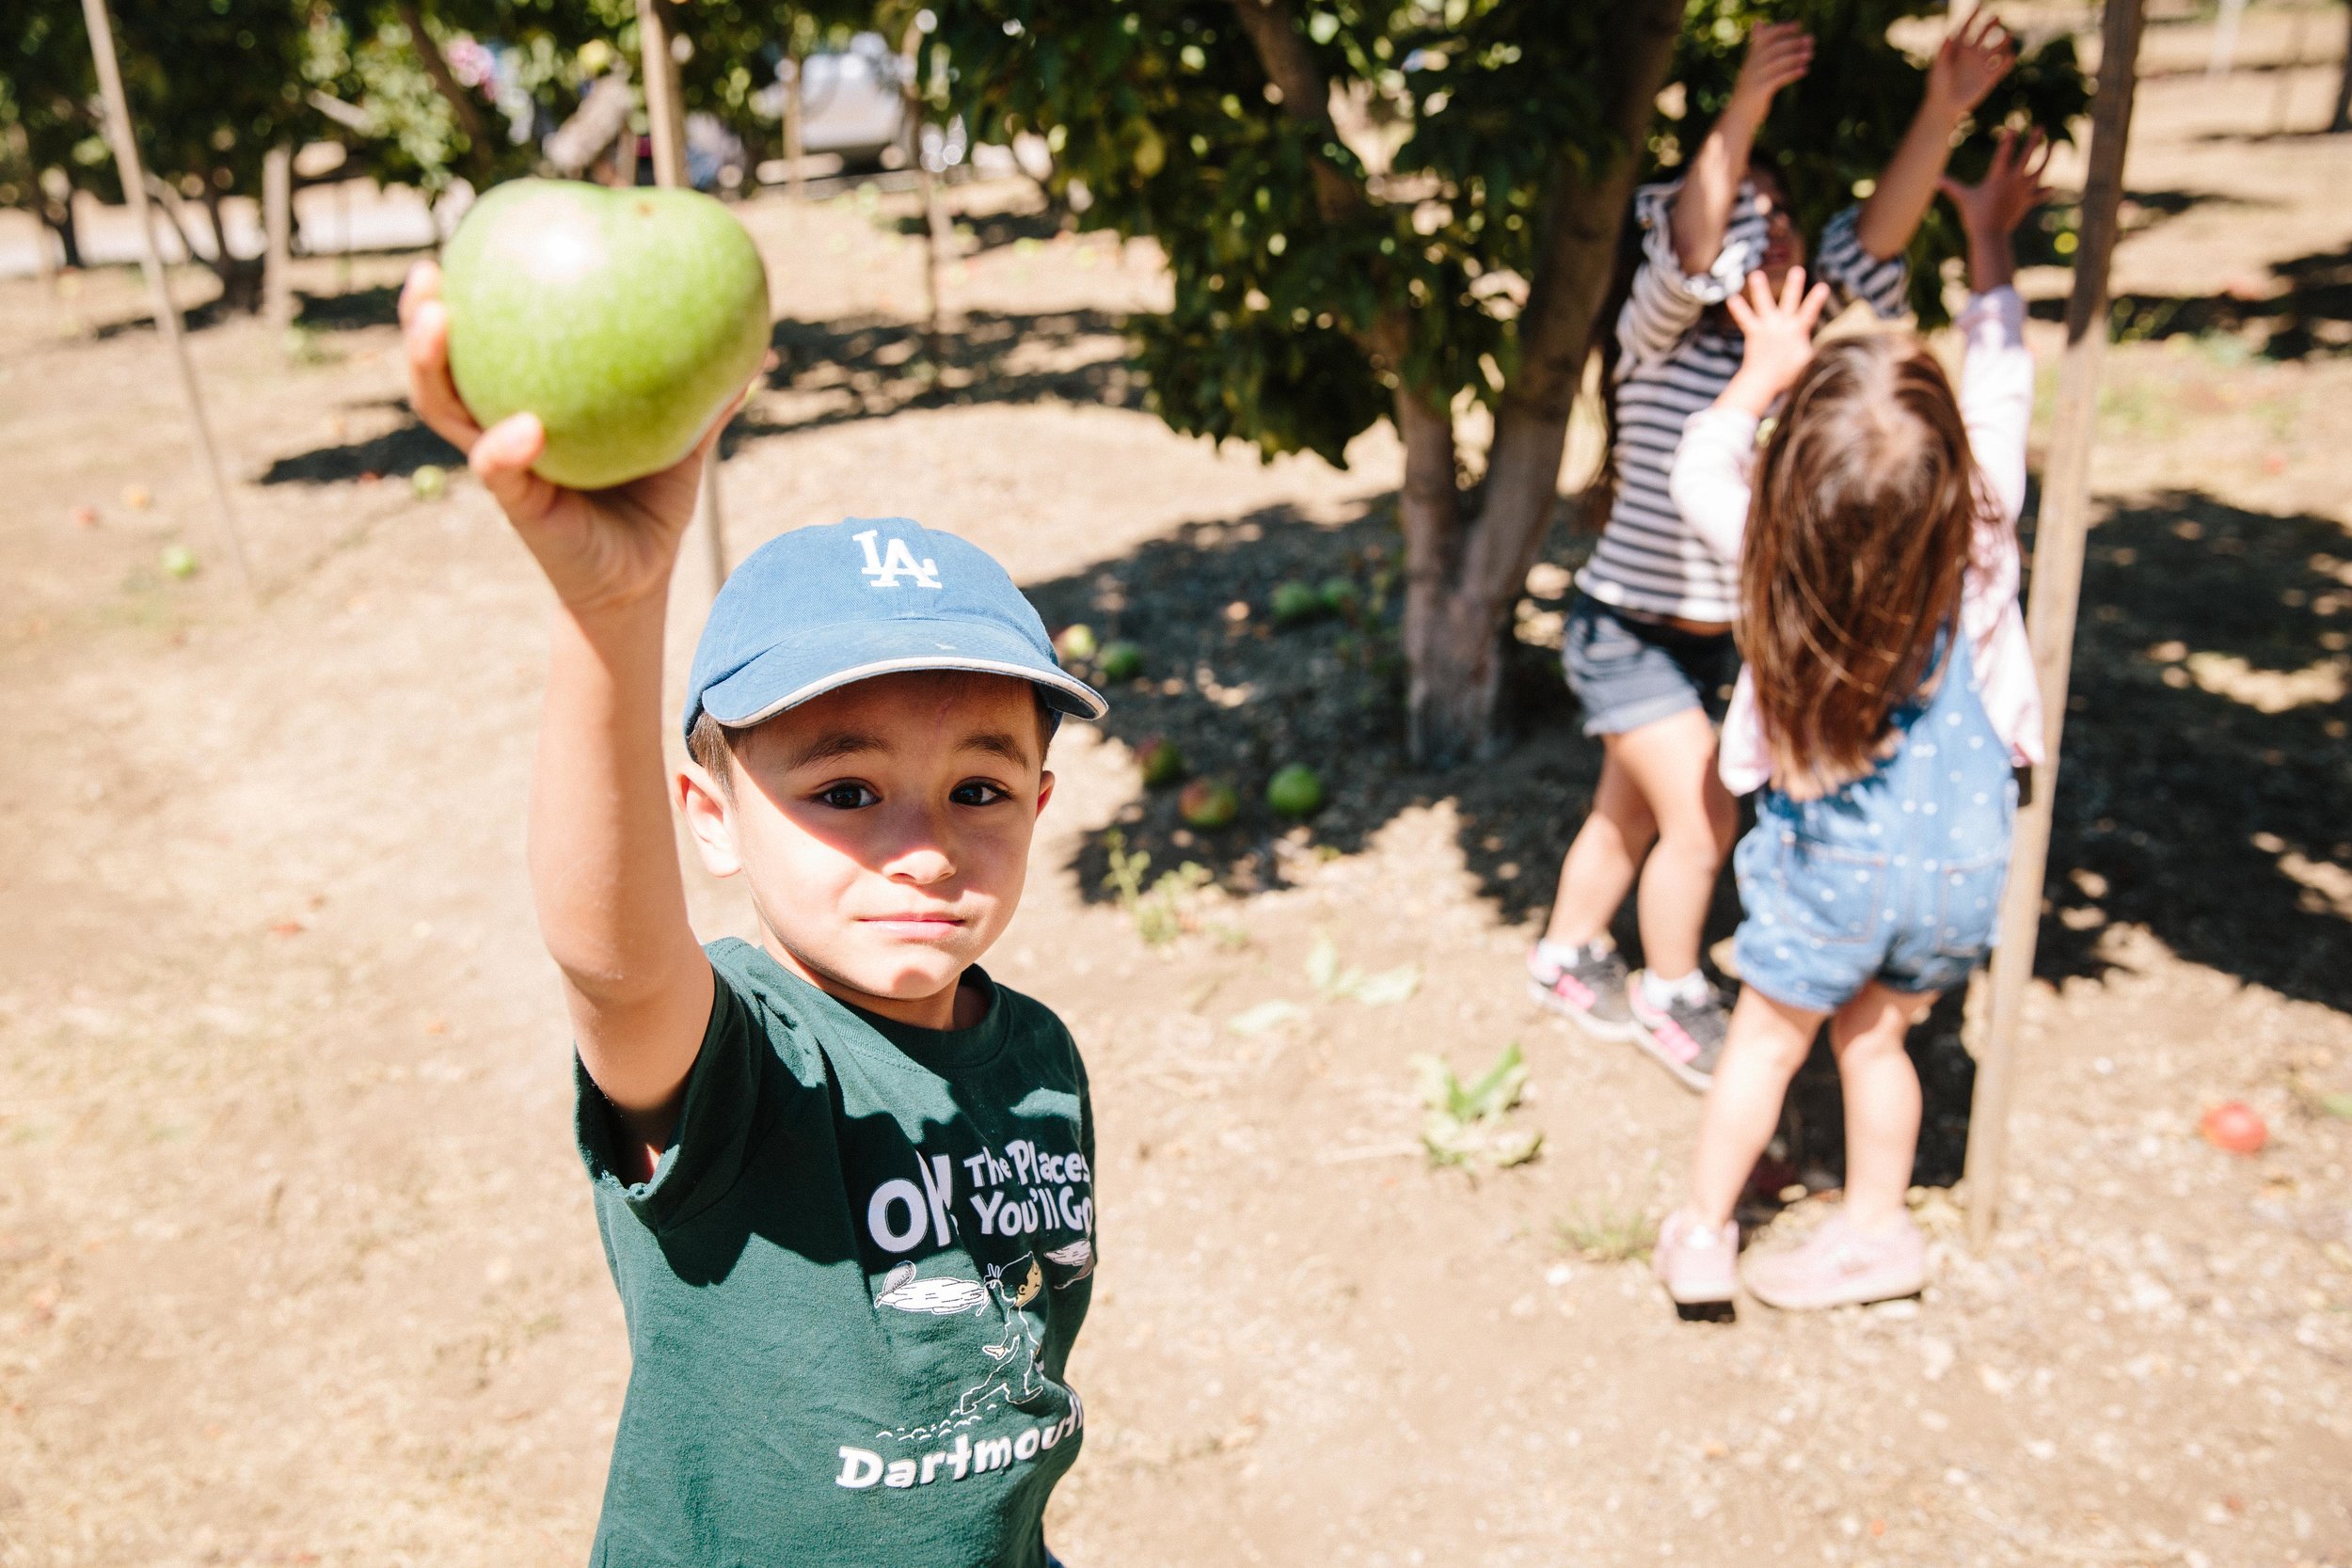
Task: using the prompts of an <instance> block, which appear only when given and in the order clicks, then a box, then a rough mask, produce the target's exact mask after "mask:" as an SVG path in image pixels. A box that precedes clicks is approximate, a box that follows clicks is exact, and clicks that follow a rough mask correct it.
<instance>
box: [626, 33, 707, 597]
mask: <svg viewBox="0 0 2352 1568" xmlns="http://www.w3.org/2000/svg"><path fill="white" fill-rule="evenodd" d="M637 47H638V52H639V54H640V55H643V56H644V64H645V118H646V119H650V120H651V121H653V181H654V183H655V184H657V185H663V186H668V187H671V188H673V189H680V190H682V189H685V188H686V186H687V179H686V106H685V104H684V103H682V102H681V100H680V97H679V93H678V80H677V58H676V56H675V55H672V54H671V53H670V30H669V26H668V24H666V23H665V22H664V21H663V19H662V15H661V0H637ZM694 528H695V529H696V531H699V532H700V533H701V534H702V537H703V551H704V555H705V557H706V559H707V561H708V562H709V566H710V596H711V597H712V598H714V599H715V598H717V597H718V596H719V590H720V589H721V588H722V587H723V586H724V585H725V583H726V580H727V540H726V520H725V517H724V515H723V513H722V512H721V510H720V507H719V449H718V448H717V447H713V448H711V449H710V461H709V462H707V463H705V464H704V465H703V478H702V488H701V489H700V490H699V491H697V492H696V493H695V497H694Z"/></svg>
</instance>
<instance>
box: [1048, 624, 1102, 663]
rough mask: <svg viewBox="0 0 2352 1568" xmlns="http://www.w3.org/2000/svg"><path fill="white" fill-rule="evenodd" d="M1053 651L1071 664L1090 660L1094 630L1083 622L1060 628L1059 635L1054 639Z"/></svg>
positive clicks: (1092, 651) (1092, 654)
mask: <svg viewBox="0 0 2352 1568" xmlns="http://www.w3.org/2000/svg"><path fill="white" fill-rule="evenodd" d="M1054 651H1055V652H1056V653H1057V654H1059V655H1061V657H1064V658H1065V659H1069V660H1071V661H1072V662H1073V663H1077V662H1083V661H1085V660H1087V659H1089V658H1092V657H1094V628H1093V627H1092V626H1088V625H1087V624H1086V623H1085V622H1084V621H1079V622H1075V623H1073V624H1072V625H1070V626H1064V627H1062V629H1061V635H1060V636H1059V637H1057V638H1055V639H1054Z"/></svg>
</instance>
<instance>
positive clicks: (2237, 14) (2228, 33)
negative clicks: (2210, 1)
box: [2205, 0, 2246, 76]
mask: <svg viewBox="0 0 2352 1568" xmlns="http://www.w3.org/2000/svg"><path fill="white" fill-rule="evenodd" d="M2245 17H2246V0H2221V17H2220V20H2219V21H2217V22H2216V23H2215V24H2214V29H2213V52H2212V53H2211V54H2209V55H2206V56H2205V74H2206V75H2208V76H2227V75H2228V74H2229V73H2230V69H2231V67H2233V66H2234V65H2236V64H2237V29H2238V24H2239V23H2240V22H2242V21H2243V20H2245Z"/></svg>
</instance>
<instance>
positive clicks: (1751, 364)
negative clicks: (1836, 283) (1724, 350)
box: [1716, 267, 1829, 419]
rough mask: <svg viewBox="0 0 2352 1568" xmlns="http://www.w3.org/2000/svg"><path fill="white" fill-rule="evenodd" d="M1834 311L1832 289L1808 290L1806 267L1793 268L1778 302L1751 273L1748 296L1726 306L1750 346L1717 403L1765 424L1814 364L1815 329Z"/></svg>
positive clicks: (1736, 297)
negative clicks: (1828, 311)
mask: <svg viewBox="0 0 2352 1568" xmlns="http://www.w3.org/2000/svg"><path fill="white" fill-rule="evenodd" d="M1828 306H1829V285H1828V284H1826V283H1816V284H1814V285H1813V286H1812V287H1811V288H1809V289H1808V288H1806V287H1805V280H1804V268H1803V267H1790V268H1789V269H1788V279H1787V281H1786V282H1784V283H1783V284H1782V285H1781V291H1780V297H1778V298H1777V299H1775V298H1774V297H1773V296H1772V284H1771V283H1770V282H1768V281H1766V279H1765V277H1764V275H1763V274H1762V273H1761V272H1752V273H1750V274H1748V286H1747V291H1746V295H1745V297H1744V298H1743V297H1742V296H1741V295H1740V294H1733V295H1732V296H1731V297H1730V298H1729V299H1726V300H1724V309H1726V310H1728V311H1730V312H1731V319H1732V320H1733V321H1735V322H1737V323H1738V324H1739V325H1740V332H1741V334H1742V335H1743V336H1744V337H1745V338H1746V340H1747V342H1746V346H1745V348H1744V350H1743V352H1742V353H1741V355H1740V370H1739V373H1738V374H1736V375H1734V376H1733V377H1732V378H1731V383H1730V385H1729V386H1727V387H1725V388H1724V392H1723V396H1722V397H1720V398H1718V399H1717V400H1716V401H1717V402H1718V403H1720V404H1724V405H1726V406H1729V407H1734V408H1740V409H1744V410H1745V411H1746V412H1748V413H1751V414H1754V415H1756V417H1757V418H1758V419H1761V418H1762V417H1763V416H1764V415H1765V413H1766V412H1768V411H1769V410H1770V409H1771V407H1772V404H1774V403H1775V402H1777V401H1778V400H1779V398H1780V394H1781V393H1783V392H1785V391H1787V390H1788V388H1790V387H1791V386H1792V385H1794V384H1795V382H1796V379H1797V377H1798V376H1799V375H1801V374H1802V373H1804V368H1805V366H1806V365H1807V364H1809V363H1811V362H1812V359H1813V329H1814V328H1815V327H1817V326H1819V325H1820V323H1821V312H1822V311H1823V310H1824V309H1827V308H1828Z"/></svg>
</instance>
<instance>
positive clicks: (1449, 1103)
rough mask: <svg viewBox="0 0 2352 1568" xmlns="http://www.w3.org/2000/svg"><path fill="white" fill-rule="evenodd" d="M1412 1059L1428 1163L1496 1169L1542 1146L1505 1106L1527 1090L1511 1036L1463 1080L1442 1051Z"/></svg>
mask: <svg viewBox="0 0 2352 1568" xmlns="http://www.w3.org/2000/svg"><path fill="white" fill-rule="evenodd" d="M1413 1065H1414V1067H1415V1068H1416V1069H1418V1070H1419V1071H1420V1073H1421V1098H1422V1128H1421V1141H1422V1148H1426V1149H1427V1150H1428V1151H1429V1163H1430V1164H1432V1165H1458V1166H1461V1167H1462V1168H1464V1169H1466V1170H1468V1169H1474V1168H1476V1167H1478V1166H1480V1165H1484V1166H1486V1167H1488V1168H1490V1169H1496V1170H1500V1169H1502V1168H1503V1167H1505V1166H1509V1165H1518V1164H1526V1163H1527V1162H1528V1161H1530V1160H1533V1159H1534V1157H1535V1151H1536V1150H1537V1149H1539V1148H1542V1147H1543V1143H1544V1134H1543V1132H1542V1130H1541V1129H1539V1128H1534V1127H1518V1126H1515V1125H1513V1124H1512V1122H1511V1121H1510V1119H1509V1117H1510V1113H1511V1108H1512V1107H1513V1106H1515V1105H1517V1104H1518V1102H1519V1099H1520V1097H1521V1096H1522V1095H1524V1094H1525V1093H1526V1092H1527V1059H1526V1058H1525V1057H1524V1056H1522V1055H1521V1054H1520V1053H1519V1046H1518V1041H1517V1040H1514V1041H1512V1042H1511V1043H1510V1044H1509V1045H1506V1046H1504V1047H1503V1048H1502V1054H1501V1055H1500V1056H1497V1057H1496V1058H1495V1061H1494V1065H1493V1066H1492V1067H1489V1068H1488V1069H1486V1071H1485V1072H1483V1073H1481V1074H1480V1075H1479V1076H1478V1077H1476V1078H1474V1079H1472V1080H1471V1081H1470V1082H1469V1083H1467V1084H1465V1083H1463V1082H1462V1080H1461V1079H1459V1078H1457V1077H1456V1076H1454V1065H1453V1064H1452V1063H1451V1062H1448V1061H1447V1060H1446V1059H1445V1058H1444V1057H1442V1056H1416V1057H1414V1058H1413Z"/></svg>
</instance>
